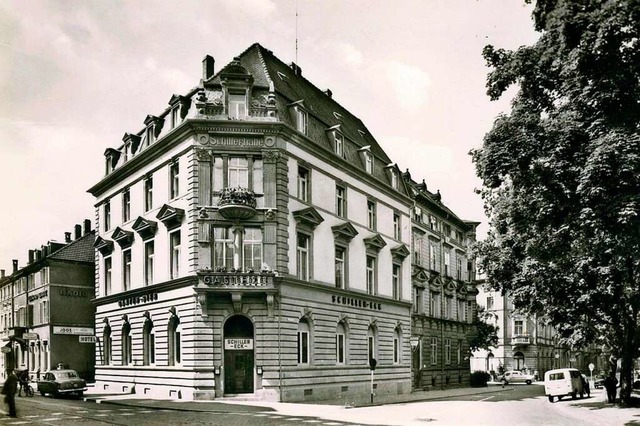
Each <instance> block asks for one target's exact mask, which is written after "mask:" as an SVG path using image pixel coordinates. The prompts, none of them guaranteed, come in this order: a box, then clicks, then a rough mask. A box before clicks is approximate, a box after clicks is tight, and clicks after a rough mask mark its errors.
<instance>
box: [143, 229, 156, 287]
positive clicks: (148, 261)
mask: <svg viewBox="0 0 640 426" xmlns="http://www.w3.org/2000/svg"><path fill="white" fill-rule="evenodd" d="M154 251H155V246H154V244H153V240H152V241H147V242H146V243H145V244H144V284H145V285H151V284H153V257H154Z"/></svg>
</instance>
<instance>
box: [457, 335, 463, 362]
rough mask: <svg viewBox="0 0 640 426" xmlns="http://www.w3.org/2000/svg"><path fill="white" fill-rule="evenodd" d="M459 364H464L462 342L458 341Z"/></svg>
mask: <svg viewBox="0 0 640 426" xmlns="http://www.w3.org/2000/svg"><path fill="white" fill-rule="evenodd" d="M456 355H457V358H458V364H460V363H462V340H458V352H457V354H456Z"/></svg>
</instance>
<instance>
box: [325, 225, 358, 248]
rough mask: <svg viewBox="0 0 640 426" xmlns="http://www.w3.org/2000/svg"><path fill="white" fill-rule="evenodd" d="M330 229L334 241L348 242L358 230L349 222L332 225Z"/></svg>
mask: <svg viewBox="0 0 640 426" xmlns="http://www.w3.org/2000/svg"><path fill="white" fill-rule="evenodd" d="M331 230H332V231H333V238H334V239H335V240H336V241H340V242H343V243H345V244H348V243H349V242H350V241H351V240H352V239H353V237H355V236H356V235H358V231H356V228H354V226H353V225H352V224H351V223H350V222H344V223H342V224H340V225H336V226H332V227H331Z"/></svg>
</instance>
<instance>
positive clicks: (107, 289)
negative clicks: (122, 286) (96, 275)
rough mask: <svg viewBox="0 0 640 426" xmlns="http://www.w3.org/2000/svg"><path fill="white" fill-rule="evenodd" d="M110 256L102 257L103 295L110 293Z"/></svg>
mask: <svg viewBox="0 0 640 426" xmlns="http://www.w3.org/2000/svg"><path fill="white" fill-rule="evenodd" d="M111 266H112V265H111V258H110V257H105V258H104V295H105V296H108V295H110V294H111Z"/></svg>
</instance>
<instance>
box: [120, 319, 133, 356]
mask: <svg viewBox="0 0 640 426" xmlns="http://www.w3.org/2000/svg"><path fill="white" fill-rule="evenodd" d="M132 363H133V341H132V339H131V325H130V324H129V322H128V321H127V322H125V323H124V324H123V325H122V365H131V364H132Z"/></svg>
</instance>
